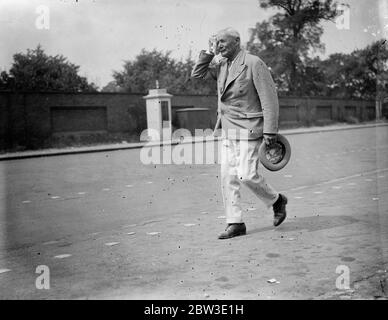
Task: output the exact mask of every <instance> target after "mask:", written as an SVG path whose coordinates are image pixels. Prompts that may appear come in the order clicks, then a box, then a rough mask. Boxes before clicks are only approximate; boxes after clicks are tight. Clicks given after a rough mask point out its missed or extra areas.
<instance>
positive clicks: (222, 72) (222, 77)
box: [219, 61, 228, 95]
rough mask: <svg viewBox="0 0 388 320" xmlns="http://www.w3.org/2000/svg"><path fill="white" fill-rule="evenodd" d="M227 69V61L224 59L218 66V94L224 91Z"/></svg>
mask: <svg viewBox="0 0 388 320" xmlns="http://www.w3.org/2000/svg"><path fill="white" fill-rule="evenodd" d="M227 71H228V63H227V62H226V61H225V63H223V64H221V68H220V76H219V79H220V80H219V88H220V94H221V95H222V94H223V93H224V90H225V88H226V86H225V84H226V78H227Z"/></svg>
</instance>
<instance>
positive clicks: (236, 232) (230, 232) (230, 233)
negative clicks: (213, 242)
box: [218, 223, 247, 239]
mask: <svg viewBox="0 0 388 320" xmlns="http://www.w3.org/2000/svg"><path fill="white" fill-rule="evenodd" d="M245 234H247V228H246V226H245V223H229V224H228V226H227V227H226V229H225V231H224V232H222V233H221V234H220V235H219V236H218V239H229V238H233V237H237V236H243V235H245Z"/></svg>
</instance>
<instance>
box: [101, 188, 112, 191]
mask: <svg viewBox="0 0 388 320" xmlns="http://www.w3.org/2000/svg"><path fill="white" fill-rule="evenodd" d="M109 190H110V188H104V189H102V191H109Z"/></svg>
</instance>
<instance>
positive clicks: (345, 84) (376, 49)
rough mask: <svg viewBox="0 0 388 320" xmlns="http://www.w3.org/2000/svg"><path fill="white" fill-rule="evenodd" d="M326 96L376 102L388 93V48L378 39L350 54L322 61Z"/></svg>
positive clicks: (331, 56) (383, 41) (384, 42)
mask: <svg viewBox="0 0 388 320" xmlns="http://www.w3.org/2000/svg"><path fill="white" fill-rule="evenodd" d="M320 69H321V71H322V73H323V74H324V78H325V81H326V87H325V88H324V91H325V94H326V95H329V96H334V97H339V98H364V99H375V98H380V97H381V96H384V95H386V94H387V91H388V48H387V44H386V40H378V41H375V42H374V43H372V44H371V45H369V46H367V47H366V48H364V49H358V50H355V51H353V52H352V53H350V54H343V53H336V54H332V55H330V56H329V58H328V59H326V60H325V61H322V63H321V67H320Z"/></svg>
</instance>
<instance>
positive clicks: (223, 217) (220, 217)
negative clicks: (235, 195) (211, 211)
mask: <svg viewBox="0 0 388 320" xmlns="http://www.w3.org/2000/svg"><path fill="white" fill-rule="evenodd" d="M225 218H226V217H225V216H218V217H217V219H225Z"/></svg>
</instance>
